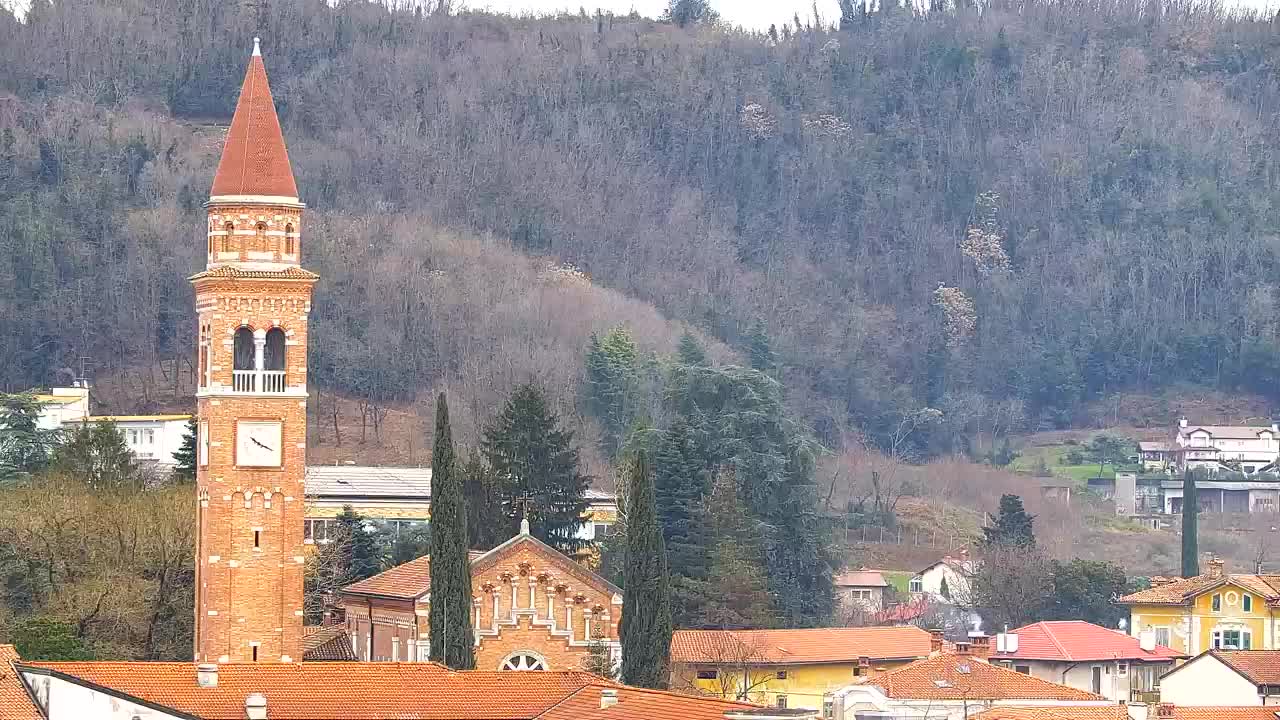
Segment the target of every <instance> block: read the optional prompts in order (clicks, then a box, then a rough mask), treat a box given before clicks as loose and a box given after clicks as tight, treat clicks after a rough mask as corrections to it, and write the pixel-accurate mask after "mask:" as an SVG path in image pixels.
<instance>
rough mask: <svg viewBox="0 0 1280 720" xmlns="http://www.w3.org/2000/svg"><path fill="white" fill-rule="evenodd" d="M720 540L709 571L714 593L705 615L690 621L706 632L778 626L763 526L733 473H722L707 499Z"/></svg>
mask: <svg viewBox="0 0 1280 720" xmlns="http://www.w3.org/2000/svg"><path fill="white" fill-rule="evenodd" d="M707 516H708V518H709V519H710V525H711V531H712V533H713V537H714V542H713V545H712V549H711V554H710V567H709V568H708V571H707V586H708V593H707V595H706V601H705V603H704V604H703V605H702V608H701V610H700V613H699V616H698V617H697V618H696V619H695V620H694V622H692V623H690V624H691V626H693V627H704V628H762V627H772V626H773V625H775V624H776V622H775V621H774V615H773V599H772V598H771V597H770V596H769V589H768V587H767V586H766V584H765V577H766V575H767V573H766V570H765V567H764V564H763V563H762V562H761V555H762V553H761V549H760V544H759V542H757V538H758V537H759V536H760V523H759V522H758V521H757V520H756V519H755V518H754V517H752V516H751V515H750V514H749V513H748V512H747V510H746V508H745V507H743V505H742V502H741V501H740V500H739V498H738V482H737V480H736V479H735V478H734V475H733V472H731V471H729V470H723V471H721V472H720V473H719V474H718V475H717V476H716V478H715V482H714V483H713V485H712V489H711V497H710V498H709V499H708V501H707Z"/></svg>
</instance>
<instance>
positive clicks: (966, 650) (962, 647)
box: [956, 640, 973, 656]
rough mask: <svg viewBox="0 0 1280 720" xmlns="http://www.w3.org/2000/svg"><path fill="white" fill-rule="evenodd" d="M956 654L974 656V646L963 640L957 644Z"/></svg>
mask: <svg viewBox="0 0 1280 720" xmlns="http://www.w3.org/2000/svg"><path fill="white" fill-rule="evenodd" d="M956 654H957V655H965V656H969V655H972V654H973V646H972V645H970V644H969V643H967V642H965V641H963V640H961V641H960V642H958V643H956Z"/></svg>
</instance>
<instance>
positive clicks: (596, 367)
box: [586, 327, 640, 455]
mask: <svg viewBox="0 0 1280 720" xmlns="http://www.w3.org/2000/svg"><path fill="white" fill-rule="evenodd" d="M586 370H587V373H586V374H587V405H588V407H589V408H590V409H591V412H592V413H593V414H594V415H595V416H596V417H597V418H599V419H600V422H601V424H602V425H603V426H604V435H603V437H602V438H601V441H602V442H603V444H604V449H605V451H606V452H608V453H609V454H610V455H614V454H616V453H617V452H618V450H619V448H621V447H622V444H623V439H624V437H625V436H626V432H627V431H628V430H629V429H630V426H631V422H632V419H633V416H634V413H635V407H636V402H637V397H636V395H637V389H638V383H639V373H640V368H639V360H638V355H637V351H636V344H635V341H634V340H632V339H631V334H630V333H628V332H627V331H626V329H624V328H621V327H616V328H614V329H612V330H610V331H609V332H608V333H607V334H606V335H605V336H604V339H603V340H601V339H600V338H598V337H597V336H596V335H595V334H594V333H593V334H592V335H591V340H590V343H589V345H588V347H587V357H586Z"/></svg>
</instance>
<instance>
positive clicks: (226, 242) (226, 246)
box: [218, 223, 236, 253]
mask: <svg viewBox="0 0 1280 720" xmlns="http://www.w3.org/2000/svg"><path fill="white" fill-rule="evenodd" d="M222 230H223V231H224V232H225V233H226V235H223V236H222V244H221V245H220V246H219V247H218V251H219V252H224V253H225V252H231V236H233V235H235V232H236V226H235V225H234V224H232V223H227V224H226V225H223V226H222Z"/></svg>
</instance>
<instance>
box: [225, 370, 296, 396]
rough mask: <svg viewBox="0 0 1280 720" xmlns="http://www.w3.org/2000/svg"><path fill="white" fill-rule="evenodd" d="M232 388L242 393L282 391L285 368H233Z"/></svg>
mask: <svg viewBox="0 0 1280 720" xmlns="http://www.w3.org/2000/svg"><path fill="white" fill-rule="evenodd" d="M231 380H232V382H231V389H232V390H234V391H235V392H242V393H282V392H284V389H285V384H284V370H232V371H231Z"/></svg>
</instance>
